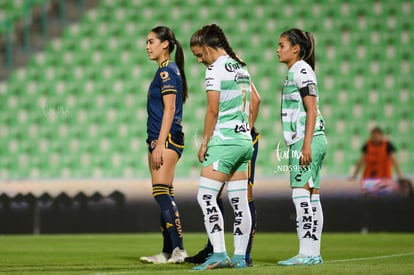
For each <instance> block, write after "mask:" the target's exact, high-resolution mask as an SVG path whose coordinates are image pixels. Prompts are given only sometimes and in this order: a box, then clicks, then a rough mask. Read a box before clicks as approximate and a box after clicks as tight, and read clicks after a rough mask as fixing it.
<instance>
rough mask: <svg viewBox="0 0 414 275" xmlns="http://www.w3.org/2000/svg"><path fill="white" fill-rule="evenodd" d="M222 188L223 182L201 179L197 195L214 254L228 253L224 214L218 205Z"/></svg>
mask: <svg viewBox="0 0 414 275" xmlns="http://www.w3.org/2000/svg"><path fill="white" fill-rule="evenodd" d="M222 186H223V183H222V182H219V181H216V180H211V179H208V178H205V177H200V184H199V186H198V194H197V201H198V204H199V205H200V207H201V210H202V211H203V215H204V226H205V228H206V231H207V234H208V237H209V239H210V242H211V244H212V245H213V250H214V253H222V252H226V244H225V242H224V221H223V214H222V213H221V210H220V208H219V207H218V205H217V194H218V193H219V192H220V190H221V188H222Z"/></svg>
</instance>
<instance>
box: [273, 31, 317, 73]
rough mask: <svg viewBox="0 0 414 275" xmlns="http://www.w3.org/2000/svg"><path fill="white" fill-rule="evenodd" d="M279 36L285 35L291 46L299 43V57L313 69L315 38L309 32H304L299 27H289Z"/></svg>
mask: <svg viewBox="0 0 414 275" xmlns="http://www.w3.org/2000/svg"><path fill="white" fill-rule="evenodd" d="M280 36H285V37H287V38H288V39H289V41H290V43H291V44H292V46H295V45H299V48H300V52H299V56H300V58H301V59H303V60H304V61H305V62H306V63H308V64H309V66H311V67H312V69H313V70H315V38H314V37H313V35H312V34H311V33H310V32H304V31H302V30H300V29H290V30H287V31H285V32H283V33H282V34H281V35H280Z"/></svg>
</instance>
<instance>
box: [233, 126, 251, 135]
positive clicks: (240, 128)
mask: <svg viewBox="0 0 414 275" xmlns="http://www.w3.org/2000/svg"><path fill="white" fill-rule="evenodd" d="M234 132H235V133H237V134H238V133H246V132H250V129H249V124H247V123H242V124H236V126H235V127H234Z"/></svg>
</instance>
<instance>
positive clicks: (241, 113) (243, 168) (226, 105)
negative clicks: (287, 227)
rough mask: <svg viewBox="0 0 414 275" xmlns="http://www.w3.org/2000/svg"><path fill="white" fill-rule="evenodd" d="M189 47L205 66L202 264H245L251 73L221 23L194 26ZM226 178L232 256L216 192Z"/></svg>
mask: <svg viewBox="0 0 414 275" xmlns="http://www.w3.org/2000/svg"><path fill="white" fill-rule="evenodd" d="M194 39H197V40H198V42H199V43H197V45H194V43H190V44H192V47H191V50H192V52H193V54H194V56H195V57H196V58H197V60H198V61H199V62H200V63H203V64H204V65H206V66H207V70H206V75H205V85H206V91H207V102H208V103H207V110H206V115H205V121H204V131H203V137H202V144H201V146H200V150H199V152H198V159H199V161H200V162H202V163H203V167H202V169H201V176H200V183H199V189H198V194H197V200H198V203H199V205H200V207H201V209H202V212H203V215H204V225H205V228H206V231H207V234H208V236H209V239H210V241H211V244H212V246H213V254H212V256H211V257H209V258H208V259H207V260H206V261H205V262H204V263H203V264H201V265H199V266H195V267H193V269H195V270H206V269H215V268H223V267H235V268H244V267H246V262H245V254H246V248H247V245H248V242H249V237H250V230H251V216H250V210H249V205H248V198H247V190H248V163H249V160H250V159H251V157H252V154H253V144H252V138H251V135H250V129H249V113H250V93H251V82H250V75H249V73H248V71H247V70H246V68H245V63H244V62H243V61H241V60H240V59H239V58H238V57H237V56H236V54H235V53H234V52H233V50H232V48H231V46H230V45H229V42H228V40H227V38H226V36H225V34H224V33H223V31H222V29H221V28H220V27H219V26H217V25H215V24H212V25H206V26H204V27H203V28H202V29H201V30H199V31H197V32H195V33H194V34H193V36H192V38H191V40H194ZM225 183H227V193H228V197H229V201H230V203H231V205H232V207H233V210H234V216H235V217H234V228H233V234H234V255H233V258H232V259H231V260H230V258H229V257H228V255H227V252H226V245H225V242H224V220H223V213H222V212H221V210H220V208H219V207H218V205H217V196H218V195H219V194H220V192H221V190H222V188H223V186H224V185H225Z"/></svg>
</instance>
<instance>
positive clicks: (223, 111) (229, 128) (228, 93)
mask: <svg viewBox="0 0 414 275" xmlns="http://www.w3.org/2000/svg"><path fill="white" fill-rule="evenodd" d="M205 84H206V91H218V92H220V106H219V114H218V119H217V124H216V127H215V129H214V133H213V136H212V138H211V140H210V143H211V142H220V141H224V140H235V139H250V140H251V135H250V129H249V106H250V91H251V88H250V75H249V72H248V71H247V70H246V68H243V67H242V65H241V64H239V63H238V62H237V61H235V60H234V59H232V58H231V57H229V56H221V57H219V58H218V59H217V60H216V61H215V62H214V63H213V64H212V65H210V66H209V67H208V68H207V70H206V79H205ZM217 139H218V140H217Z"/></svg>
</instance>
